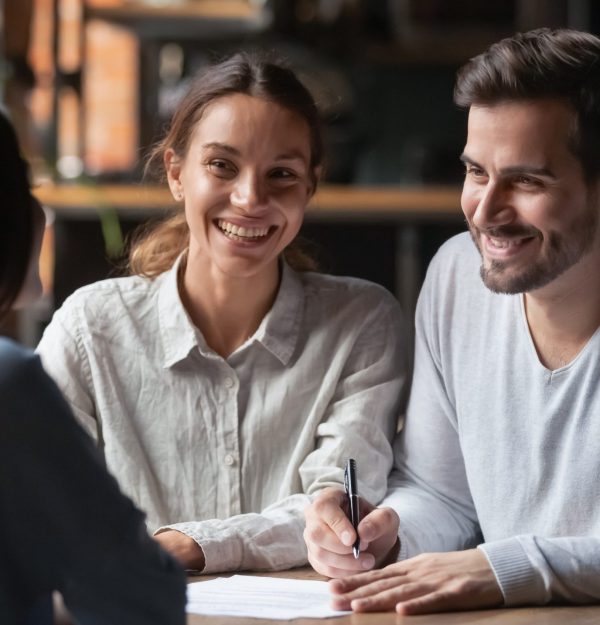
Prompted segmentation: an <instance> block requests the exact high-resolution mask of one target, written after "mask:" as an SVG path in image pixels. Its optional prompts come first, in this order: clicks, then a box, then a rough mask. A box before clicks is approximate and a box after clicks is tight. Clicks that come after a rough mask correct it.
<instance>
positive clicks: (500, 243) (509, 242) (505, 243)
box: [488, 237, 524, 249]
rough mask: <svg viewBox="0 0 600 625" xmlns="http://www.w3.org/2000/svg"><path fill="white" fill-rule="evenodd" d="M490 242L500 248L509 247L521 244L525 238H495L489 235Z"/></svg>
mask: <svg viewBox="0 0 600 625" xmlns="http://www.w3.org/2000/svg"><path fill="white" fill-rule="evenodd" d="M488 238H489V240H490V243H491V244H492V245H493V246H494V247H497V248H498V249H507V248H509V247H515V246H517V245H521V243H523V241H524V239H493V238H492V237H488Z"/></svg>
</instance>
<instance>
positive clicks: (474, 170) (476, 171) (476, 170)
mask: <svg viewBox="0 0 600 625" xmlns="http://www.w3.org/2000/svg"><path fill="white" fill-rule="evenodd" d="M466 174H467V176H472V177H474V178H481V177H482V176H485V172H484V171H483V169H481V168H480V167H473V166H471V165H470V166H469V167H467V169H466Z"/></svg>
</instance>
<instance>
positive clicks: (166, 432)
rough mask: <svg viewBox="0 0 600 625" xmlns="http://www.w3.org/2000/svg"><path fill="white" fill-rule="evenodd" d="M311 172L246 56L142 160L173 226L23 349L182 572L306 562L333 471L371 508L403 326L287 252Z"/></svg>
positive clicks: (289, 79) (202, 91) (291, 83)
mask: <svg viewBox="0 0 600 625" xmlns="http://www.w3.org/2000/svg"><path fill="white" fill-rule="evenodd" d="M322 160H323V148H322V138H321V134H320V126H319V115H318V111H317V108H316V106H315V103H314V101H313V99H312V97H311V95H310V93H309V92H308V91H307V90H306V88H305V87H304V86H303V85H302V83H301V82H300V81H299V80H298V79H297V78H296V76H295V75H294V73H293V72H291V71H290V70H289V69H286V68H284V67H282V66H281V65H279V64H277V63H271V62H267V61H264V60H261V59H259V58H256V57H253V56H249V55H246V54H238V55H236V56H234V57H232V58H231V59H229V60H227V61H225V62H224V63H221V64H220V65H216V66H214V67H212V68H210V69H209V70H207V72H206V73H205V74H203V75H202V76H200V77H198V79H197V81H196V82H195V83H194V85H193V86H192V87H191V89H190V91H189V93H188V94H187V96H186V97H185V98H184V99H183V100H182V102H181V104H180V106H179V108H178V110H177V111H176V112H175V115H174V117H173V120H172V123H171V126H170V128H169V130H168V132H167V134H166V136H165V138H164V139H163V141H162V142H161V143H160V144H159V145H158V146H157V148H156V149H155V150H154V152H153V153H152V155H151V157H150V160H149V167H150V168H153V167H155V166H156V165H160V166H161V167H162V168H163V169H164V172H165V174H166V179H167V182H168V185H169V188H170V190H171V192H172V194H173V197H174V198H175V199H176V201H178V202H180V203H181V209H180V212H179V213H178V214H177V215H175V216H174V217H173V218H171V219H170V220H168V221H166V222H165V223H163V224H161V225H159V226H158V228H156V229H155V230H153V231H151V232H150V233H148V234H147V235H145V236H144V237H143V238H142V239H141V240H139V241H138V242H136V243H135V244H134V246H133V248H132V251H131V256H130V267H131V270H132V273H133V274H134V275H132V276H130V277H127V278H120V279H113V280H108V281H104V282H100V283H98V284H94V285H90V286H88V287H85V288H84V289H81V290H80V291H78V292H77V293H75V294H74V295H73V296H72V297H71V298H70V299H69V300H67V302H65V304H64V306H63V308H62V309H61V310H59V311H58V312H57V313H56V315H55V318H54V319H53V321H52V323H51V324H50V325H49V327H48V328H47V330H46V332H45V334H44V337H43V339H42V342H41V343H40V346H39V351H40V354H41V355H42V358H43V360H44V363H45V365H46V366H47V368H48V370H49V371H50V373H51V374H52V375H53V376H54V377H55V378H56V380H57V381H58V383H59V385H60V386H61V388H62V390H63V392H64V393H65V394H66V396H67V397H68V398H69V400H70V402H71V405H72V407H73V409H74V411H75V413H76V414H77V416H78V417H79V418H80V420H81V421H82V423H84V424H85V426H86V427H87V428H88V430H89V431H90V433H91V434H92V435H93V436H94V437H95V438H96V439H97V441H98V443H99V445H100V446H101V448H102V450H103V452H104V456H105V458H106V462H107V465H108V467H109V468H110V469H111V471H112V472H113V473H114V474H115V476H116V477H117V479H118V480H119V482H120V484H121V486H122V488H123V489H124V490H125V492H127V493H128V494H129V495H130V496H131V497H132V498H133V499H134V500H135V501H136V502H137V503H138V504H139V506H140V507H142V508H143V509H144V510H145V511H146V513H147V515H148V525H149V528H150V529H151V531H153V532H154V533H155V537H156V540H158V541H159V542H160V543H161V544H162V545H163V546H164V547H166V548H167V549H168V550H170V551H171V552H172V553H173V554H174V555H175V556H176V557H178V558H179V560H180V561H181V562H182V563H183V564H184V565H185V566H187V567H188V568H194V569H200V570H203V571H205V572H207V573H208V572H215V571H226V570H236V569H238V570H239V569H258V568H260V569H284V568H290V567H293V566H299V565H302V564H305V563H306V562H307V553H306V547H305V545H304V541H303V538H302V532H303V529H304V519H303V509H304V508H305V507H306V505H307V504H308V503H310V501H311V500H312V498H313V495H314V494H315V493H316V492H318V491H320V490H321V489H323V488H324V487H327V486H336V487H339V488H341V487H342V484H343V466H344V463H345V461H346V459H347V457H349V456H352V457H354V458H355V459H356V461H357V464H358V465H359V467H360V468H361V469H362V470H361V471H360V476H361V478H362V481H361V483H360V485H359V488H360V490H361V493H362V494H364V495H366V496H367V497H368V498H370V499H371V500H374V501H377V500H379V499H381V497H382V496H383V495H384V493H385V489H386V476H387V473H388V471H389V469H390V466H391V461H392V452H391V447H390V440H391V437H392V436H393V434H394V431H395V429H396V419H397V415H398V411H399V402H400V397H401V391H402V389H403V384H404V379H405V375H404V353H403V346H402V335H403V332H402V319H401V316H400V312H399V309H398V305H397V302H396V301H395V299H394V298H393V297H392V296H391V295H390V294H389V293H388V292H386V291H385V290H384V289H382V288H381V287H379V286H377V285H374V284H371V283H368V282H365V281H363V280H357V279H352V278H336V277H333V276H327V275H322V274H318V273H315V272H313V271H310V269H312V268H313V267H312V266H311V265H310V264H307V263H306V262H305V260H302V259H301V262H299V261H298V256H297V255H294V254H292V253H290V250H291V248H292V246H293V242H294V240H295V237H296V235H297V233H298V231H299V229H300V227H301V225H302V221H303V217H304V211H305V209H306V206H307V203H308V201H309V200H310V198H311V196H312V194H313V193H314V192H315V189H316V186H317V183H318V180H319V175H320V169H321V163H322ZM367 467H368V470H367Z"/></svg>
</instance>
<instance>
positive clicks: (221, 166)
mask: <svg viewBox="0 0 600 625" xmlns="http://www.w3.org/2000/svg"><path fill="white" fill-rule="evenodd" d="M208 169H209V170H210V171H211V172H213V173H214V174H216V175H218V176H230V175H233V174H234V173H235V167H234V166H233V165H232V164H231V163H230V162H228V161H224V160H221V159H218V158H215V159H213V160H212V161H209V162H208Z"/></svg>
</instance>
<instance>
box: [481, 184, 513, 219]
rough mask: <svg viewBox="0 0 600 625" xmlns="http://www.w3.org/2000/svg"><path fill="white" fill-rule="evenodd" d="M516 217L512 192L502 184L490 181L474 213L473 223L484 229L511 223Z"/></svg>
mask: <svg viewBox="0 0 600 625" xmlns="http://www.w3.org/2000/svg"><path fill="white" fill-rule="evenodd" d="M513 218H514V208H513V206H512V202H511V194H510V193H509V192H508V190H506V189H504V188H503V187H502V186H501V185H500V184H498V183H497V182H494V181H491V180H490V181H489V182H488V184H487V185H486V186H485V189H483V190H482V193H481V195H480V196H479V198H478V201H477V207H476V209H475V213H474V214H473V219H472V222H473V224H474V225H475V226H476V227H477V228H480V229H482V230H485V229H486V228H491V227H494V226H501V225H504V224H507V223H510V222H511V221H512V220H513Z"/></svg>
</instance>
